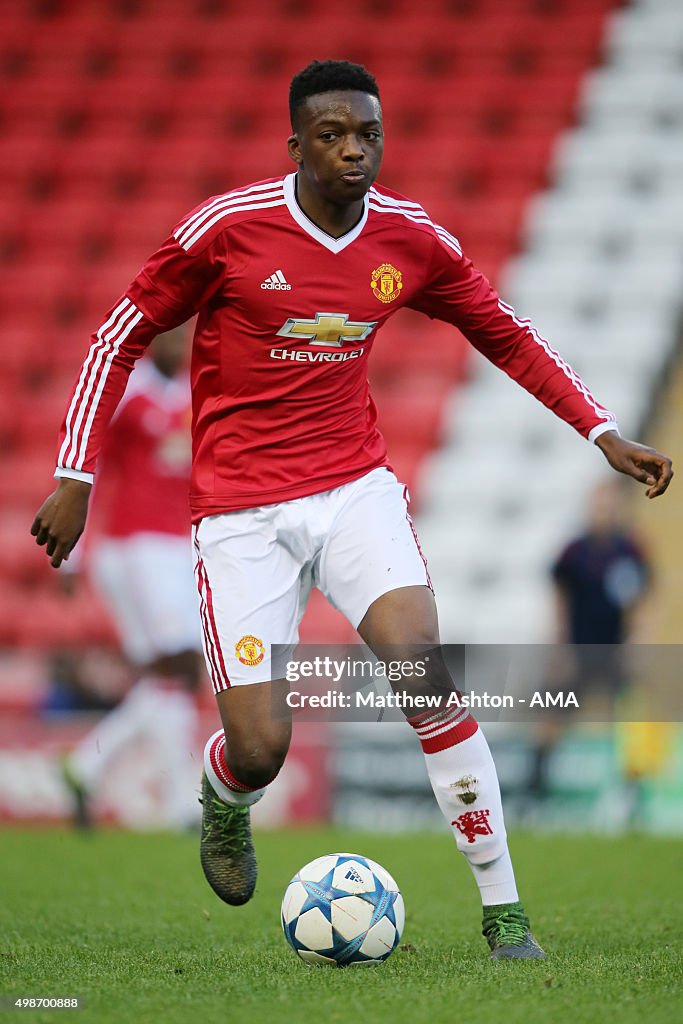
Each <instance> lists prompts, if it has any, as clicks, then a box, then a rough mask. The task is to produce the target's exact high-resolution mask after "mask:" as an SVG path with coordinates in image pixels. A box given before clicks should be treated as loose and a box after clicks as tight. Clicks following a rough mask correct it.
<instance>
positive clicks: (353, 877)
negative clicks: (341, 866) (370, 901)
mask: <svg viewBox="0 0 683 1024" xmlns="http://www.w3.org/2000/svg"><path fill="white" fill-rule="evenodd" d="M344 878H348V879H349V880H350V881H351V882H362V881H363V879H362V878H361V876H360V875H359V874H358V872H357V871H356V869H355V868H349V870H348V871H347V872H346V874H345V875H344Z"/></svg>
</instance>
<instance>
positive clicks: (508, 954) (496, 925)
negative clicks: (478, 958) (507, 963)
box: [481, 903, 545, 960]
mask: <svg viewBox="0 0 683 1024" xmlns="http://www.w3.org/2000/svg"><path fill="white" fill-rule="evenodd" d="M481 933H482V935H483V936H484V938H485V939H486V941H487V942H488V944H489V949H490V950H491V953H490V954H489V960H545V953H544V952H543V950H542V949H541V947H540V946H539V944H538V943H537V942H536V939H535V938H534V937H533V935H532V934H531V930H530V928H529V918H528V917H527V916H526V914H525V912H524V907H523V906H522V904H521V903H502V904H499V905H498V906H494V907H484V920H483V924H482V929H481Z"/></svg>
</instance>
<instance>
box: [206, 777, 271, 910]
mask: <svg viewBox="0 0 683 1024" xmlns="http://www.w3.org/2000/svg"><path fill="white" fill-rule="evenodd" d="M200 803H201V804H202V807H203V813H202V837H201V841H200V855H201V862H202V869H203V871H204V875H205V877H206V880H207V882H208V883H209V885H210V886H211V888H212V889H213V891H214V892H215V893H216V896H219V897H220V899H222V900H223V902H224V903H229V904H230V905H231V906H233V907H239V906H240V905H241V904H242V903H247V902H248V901H249V900H250V899H251V897H252V896H253V895H254V889H255V888H256V872H257V868H256V857H255V855H254V844H253V842H252V840H251V824H250V820H249V808H248V807H238V806H237V805H230V804H225V803H223V801H222V800H219V799H218V797H217V796H216V794H215V793H214V791H213V789H212V788H211V784H210V782H209V780H208V779H207V777H206V772H203V773H202V796H201V799H200Z"/></svg>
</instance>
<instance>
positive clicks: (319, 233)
mask: <svg viewBox="0 0 683 1024" xmlns="http://www.w3.org/2000/svg"><path fill="white" fill-rule="evenodd" d="M295 182H296V172H294V173H293V174H288V175H287V176H286V177H285V202H286V203H287V209H288V210H289V212H290V213H291V215H292V217H293V218H294V220H295V221H296V222H297V224H298V225H299V227H300V228H303V230H304V231H305V232H306V234H307V235H310V236H311V238H313V239H315V241H316V242H320V244H321V245H324V246H325V248H326V249H329V250H330V252H334V253H337V252H341V251H342V249H345V248H346V247H347V245H351V243H352V242H355V240H356V239H357V238H358V236H359V234H360V233H361V231H362V230H363V228H364V227H365V222H366V221H367V219H368V209H369V205H368V197H367V195H366V196H365V197H364V198H363V215H362V217H361V219H360V220H359V221H358V223H357V224H356V225H355V227H352V228H351V230H350V231H347V232H346V234H345V235H342V236H341V238H333V237H332V235H328V234H327V232H326V231H323V230H322V228H319V227H318V225H317V224H314V223H313V221H312V220H311V219H310V217H307V216H306V214H305V213H304V211H303V210H302V209H301V207H300V206H299V204H298V203H297V201H296V189H295Z"/></svg>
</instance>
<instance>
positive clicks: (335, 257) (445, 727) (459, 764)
mask: <svg viewBox="0 0 683 1024" xmlns="http://www.w3.org/2000/svg"><path fill="white" fill-rule="evenodd" d="M290 110H291V118H292V135H291V136H290V138H289V141H288V147H289V154H290V156H291V158H292V160H293V161H294V163H295V165H296V171H295V172H294V173H292V174H288V175H286V176H284V177H279V178H273V179H268V180H265V181H261V182H258V183H257V184H253V185H248V186H245V187H244V188H238V189H235V190H234V191H233V192H230V193H227V194H226V195H219V196H215V197H214V198H212V199H210V200H208V201H207V202H205V203H203V204H202V205H201V206H199V207H197V208H196V209H195V210H194V211H193V212H192V213H190V214H189V215H188V216H187V217H185V218H184V219H183V220H181V221H180V222H179V223H178V225H177V227H176V228H175V229H174V231H173V233H172V235H171V236H170V237H169V238H168V240H167V241H166V242H165V243H164V244H163V245H162V247H161V248H160V249H159V251H158V252H157V253H156V254H155V255H154V256H152V257H151V259H150V260H149V261H148V262H147V264H146V265H145V266H144V267H143V269H142V270H141V272H140V273H139V274H138V276H137V277H136V279H135V280H134V281H133V282H132V284H131V285H130V286H129V288H128V289H127V290H126V292H125V294H124V295H123V296H122V297H121V299H120V300H119V301H118V302H117V303H116V304H115V305H114V307H113V308H112V310H111V312H110V313H109V314H108V316H107V317H106V319H105V321H104V323H103V324H102V326H101V327H100V329H99V330H98V331H97V333H96V334H95V335H94V336H93V339H92V345H91V348H90V352H89V354H88V356H87V358H86V361H85V364H84V367H83V371H82V373H81V376H80V378H79V380H78V382H77V384H76V387H75V390H74V393H73V396H72V399H71V402H70V405H69V408H68V412H67V415H66V420H65V423H64V425H63V430H62V440H61V445H60V449H59V460H58V469H57V471H56V473H57V476H58V477H59V478H60V480H59V485H58V488H57V490H56V491H55V492H54V493H53V494H52V495H50V497H49V498H48V499H47V500H46V502H45V503H44V504H43V506H42V507H41V508H40V510H39V511H38V513H37V516H36V519H35V521H34V524H33V527H32V530H33V533H34V535H35V536H36V539H37V542H38V543H39V544H45V545H46V546H47V554H48V556H49V557H50V558H51V561H52V564H53V565H55V566H57V565H59V564H60V563H61V562H62V560H63V559H64V558H66V557H67V556H68V554H69V552H70V551H71V549H72V547H73V545H74V544H75V542H76V540H77V538H78V536H79V534H80V532H81V530H82V529H83V523H84V522H85V517H86V510H87V503H88V492H89V489H90V484H91V482H92V479H93V473H94V470H95V464H96V459H97V452H98V448H99V445H100V442H101V437H102V431H103V429H104V427H105V425H106V423H107V421H108V419H109V417H110V416H111V414H112V412H113V410H114V409H115V407H116V404H117V402H118V400H119V397H120V395H121V393H122V391H123V387H124V384H125V380H126V376H127V374H128V372H129V370H130V368H131V366H132V365H133V362H134V360H135V359H136V358H137V356H139V355H140V354H141V353H142V352H143V351H144V348H145V346H146V345H147V344H148V343H149V342H150V340H151V339H152V338H153V337H154V335H155V334H157V333H158V332H159V331H163V330H168V329H169V328H170V327H172V326H173V325H175V324H178V323H181V322H182V321H183V320H186V319H187V318H188V317H190V316H191V315H192V314H193V313H195V312H198V313H199V319H198V324H197V329H196V332H195V336H194V352H193V369H192V373H193V381H192V387H193V431H194V447H193V451H194V467H193V482H192V493H191V506H192V515H193V520H194V525H193V538H194V546H195V552H196V569H195V571H196V577H197V582H198V587H199V595H200V602H201V614H202V622H203V631H204V649H205V655H206V660H207V665H208V669H209V673H210V676H211V679H212V682H213V687H214V690H215V692H216V697H217V701H218V707H219V709H220V713H221V720H222V725H223V728H222V729H221V730H220V731H219V732H218V733H216V734H215V736H213V737H211V739H210V740H209V742H208V743H207V747H206V753H205V774H204V777H203V803H204V831H203V835H202V843H201V857H202V865H203V868H204V872H205V875H206V877H207V879H208V881H209V884H210V885H211V886H212V887H213V888H214V890H215V891H216V893H217V894H218V895H219V896H220V897H221V898H222V899H223V900H225V901H226V902H228V903H232V904H239V903H243V902H246V901H247V900H248V899H250V897H251V895H252V892H253V889H254V885H255V881H256V862H255V859H254V850H253V845H252V842H251V837H250V832H249V818H248V815H249V812H248V807H249V805H250V804H253V803H254V802H255V801H256V800H258V799H259V797H260V796H261V795H262V793H263V791H264V789H265V787H266V786H267V785H269V784H270V783H271V782H272V781H273V779H274V778H275V776H276V775H277V773H278V771H279V769H280V767H281V765H282V763H283V761H284V758H285V755H286V752H287V748H288V745H289V741H290V731H291V724H290V723H289V722H288V721H286V720H285V719H282V720H280V719H278V720H275V716H273V715H272V713H271V709H272V703H271V702H272V700H273V699H274V698H275V697H276V696H277V695H278V693H280V692H281V683H280V682H279V681H278V680H272V679H271V671H270V668H271V653H272V646H273V644H278V643H280V644H291V643H294V642H296V639H297V623H298V620H299V618H300V616H301V614H302V612H303V608H304V606H305V602H306V597H307V595H308V592H309V590H310V587H311V586H312V585H315V586H317V587H319V588H320V590H321V591H322V592H323V593H324V594H325V596H326V597H327V598H328V600H329V601H330V602H331V603H332V604H333V605H334V606H335V607H336V608H338V609H340V610H341V611H342V612H343V613H344V614H345V615H346V617H347V618H348V619H349V620H350V622H351V623H352V625H353V626H355V627H356V628H357V629H358V632H359V633H360V635H361V637H362V638H363V640H364V641H365V642H366V643H367V644H368V645H369V646H370V647H371V648H373V649H377V648H380V647H381V646H383V645H389V644H391V645H406V644H425V645H430V646H432V647H435V646H436V645H437V644H438V642H439V634H438V624H437V614H436V605H435V601H434V595H433V593H432V589H431V585H430V580H429V575H428V573H427V569H426V564H425V561H424V559H423V556H422V553H421V550H420V548H419V545H418V543H417V539H416V537H415V533H414V530H413V528H412V525H411V521H410V517H409V514H408V509H407V505H406V499H405V492H404V488H403V487H402V486H401V485H400V484H399V483H398V482H397V480H396V478H395V476H394V475H393V473H392V472H391V470H390V462H389V456H388V455H387V451H386V448H385V445H384V441H383V439H382V435H381V433H380V432H379V429H378V426H377V415H376V410H375V406H374V404H373V401H372V398H371V396H370V394H369V391H368V379H367V361H368V358H369V356H370V353H371V350H372V347H373V345H374V344H375V341H376V339H377V335H378V334H379V332H380V330H381V328H382V326H383V325H384V323H385V321H386V320H387V319H388V318H389V317H390V316H391V315H392V314H393V313H394V312H395V311H396V310H397V309H399V308H400V307H401V306H409V307H411V308H413V309H418V310H421V311H422V312H424V313H426V314H427V315H428V316H431V317H437V318H439V319H442V320H445V321H447V322H449V323H452V324H454V325H455V326H457V327H459V328H460V329H461V330H462V331H463V333H464V334H465V335H466V337H467V338H468V339H469V340H470V342H471V343H472V344H473V345H474V346H475V347H476V348H477V349H479V350H480V351H481V352H483V353H484V354H485V355H486V356H487V357H488V358H489V359H491V360H492V362H494V363H495V364H496V365H497V366H499V367H500V368H501V369H503V370H504V371H505V372H506V373H507V374H509V376H511V377H512V378H513V379H515V380H516V381H517V382H518V383H520V384H521V385H522V386H523V387H525V388H526V389H527V390H528V391H530V392H531V393H532V394H533V395H535V396H536V397H537V398H538V399H540V400H541V401H542V402H543V403H544V404H545V405H547V406H548V407H549V408H550V409H552V410H553V411H554V412H555V413H556V414H557V415H558V416H560V417H561V418H562V419H564V420H565V421H566V422H567V423H569V424H570V425H571V426H573V427H574V428H575V429H576V430H577V431H578V432H579V433H580V434H581V435H582V436H583V437H585V438H588V439H589V440H590V441H591V442H594V443H596V444H597V445H598V446H599V447H600V448H601V449H602V451H603V452H604V454H605V456H606V457H607V459H608V461H609V462H610V464H611V465H612V466H613V467H614V468H615V469H617V470H620V471H621V472H624V473H627V474H629V475H630V476H633V477H635V478H636V479H637V480H640V481H642V482H643V483H645V484H646V485H647V488H648V490H647V494H648V495H649V496H650V497H655V496H656V495H658V494H661V493H662V492H663V491H664V490H665V489H666V487H667V485H668V483H669V480H670V478H671V472H672V471H671V463H670V460H669V459H668V458H666V457H665V456H663V455H660V454H659V453H657V452H655V451H653V450H652V449H651V448H646V447H643V446H641V445H638V444H635V443H632V442H630V441H626V440H624V439H623V438H621V437H620V435H619V432H618V430H617V425H616V422H615V419H614V417H613V415H612V414H611V413H610V412H608V411H607V410H606V409H604V408H603V407H602V406H601V405H599V404H598V402H597V401H596V400H595V399H594V398H593V397H592V395H591V394H590V392H589V391H588V389H587V388H586V386H585V384H583V382H582V381H581V380H580V379H579V378H578V376H577V375H576V374H575V373H574V372H573V371H572V370H571V369H570V367H569V366H567V364H566V363H565V362H564V361H563V360H562V359H561V358H560V357H559V356H558V355H557V353H555V352H554V351H553V350H552V349H551V348H550V346H549V345H548V344H547V342H545V341H544V340H543V339H542V338H541V337H540V336H539V335H538V334H537V332H536V331H534V330H533V329H532V328H531V327H530V326H529V324H528V322H527V321H524V320H521V319H520V318H519V317H518V316H517V315H516V314H515V312H514V310H512V309H511V308H510V307H509V306H507V305H505V304H504V303H503V302H501V301H500V300H499V298H498V296H497V295H496V293H495V292H494V291H493V289H492V288H491V286H490V285H489V283H488V281H487V280H486V279H485V278H484V277H483V276H482V275H481V274H480V273H478V272H477V271H476V270H475V268H474V267H473V266H472V264H471V262H470V261H469V260H468V259H467V258H466V257H465V256H464V255H463V253H462V251H461V248H460V245H459V244H458V242H457V240H456V239H455V238H454V237H453V236H452V235H451V234H449V232H448V231H446V230H445V229H444V228H442V227H440V226H439V225H437V224H434V223H432V221H431V220H430V218H429V217H428V215H427V214H426V213H425V211H424V210H423V209H422V207H421V206H420V205H419V204H417V203H415V202H412V201H410V200H408V199H405V198H403V197H402V196H399V195H396V194H395V193H394V192H390V191H388V190H387V189H383V188H380V187H376V186H375V185H374V182H375V179H376V178H377V175H378V172H379V168H380V163H381V159H382V150H383V144H384V140H383V129H382V109H381V105H380V99H379V89H378V86H377V83H376V82H375V80H374V78H373V77H372V75H370V74H369V73H368V72H367V71H366V70H365V68H362V67H360V66H358V65H354V64H350V63H348V62H346V61H323V62H317V61H315V62H313V63H312V64H310V65H309V66H308V67H307V68H305V69H304V70H303V71H301V72H300V73H299V74H297V75H296V76H295V77H294V79H293V80H292V83H291V89H290ZM415 344H416V345H419V338H416V339H415ZM485 458H486V453H485V452H484V453H482V462H483V463H484V462H485ZM454 530H457V523H456V524H455V525H454ZM254 684H259V685H254ZM409 721H410V724H411V725H412V726H413V728H414V729H415V732H416V734H417V737H418V739H419V741H420V743H421V744H422V747H423V750H424V752H425V759H426V763H427V771H428V773H429V778H430V780H431V783H432V786H433V789H434V792H435V795H436V798H437V800H438V802H439V805H440V807H441V809H442V811H443V813H444V815H445V817H446V820H447V822H448V823H449V824H450V825H451V826H452V828H453V833H454V836H455V840H456V843H457V845H458V848H459V849H460V850H461V851H462V852H463V853H464V855H465V857H466V858H467V861H468V863H469V865H470V867H471V869H472V872H473V874H474V877H475V880H476V882H477V884H478V886H479V888H480V891H481V896H482V903H483V907H484V921H483V933H484V935H485V937H486V939H487V941H488V944H489V947H490V949H491V956H492V957H493V958H541V957H543V956H544V953H543V951H542V950H541V948H540V947H539V946H538V944H537V943H536V942H535V940H534V939H533V936H532V935H531V932H530V929H529V922H528V919H527V916H526V914H525V912H524V909H523V907H522V905H521V903H520V902H519V896H518V893H517V888H516V885H515V877H514V873H513V869H512V864H511V861H510V855H509V852H508V847H507V841H506V835H505V826H504V822H503V813H502V807H501V800H500V792H499V787H498V780H497V776H496V771H495V767H494V764H493V760H492V758H491V754H490V752H489V749H488V746H487V744H486V741H485V739H484V736H483V734H482V732H481V730H480V729H479V727H478V725H477V723H476V722H475V721H474V719H473V718H472V717H471V716H470V715H469V714H468V713H467V711H466V710H460V709H458V708H457V707H448V708H443V709H441V710H437V711H436V712H430V713H427V714H423V715H418V716H416V717H414V718H411V719H409Z"/></svg>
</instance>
